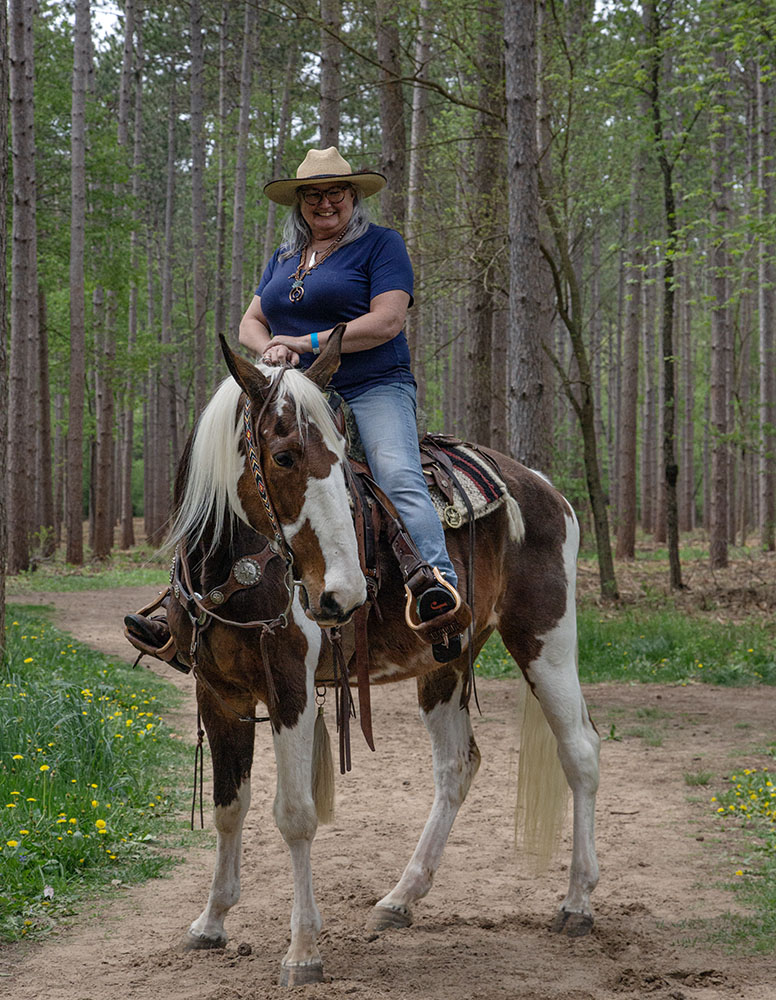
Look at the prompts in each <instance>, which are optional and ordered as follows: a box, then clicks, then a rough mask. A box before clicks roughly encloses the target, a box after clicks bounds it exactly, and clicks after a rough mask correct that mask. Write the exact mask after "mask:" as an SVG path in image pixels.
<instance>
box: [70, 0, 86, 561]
mask: <svg viewBox="0 0 776 1000" xmlns="http://www.w3.org/2000/svg"><path fill="white" fill-rule="evenodd" d="M90 44H91V11H90V8H89V0H76V5H75V31H74V56H73V100H72V130H71V137H70V177H71V209H70V378H69V391H68V398H69V412H68V424H67V493H66V497H65V524H66V530H67V545H66V558H67V561H68V562H69V563H72V564H73V565H76V566H80V565H81V563H82V562H83V559H84V549H83V487H82V480H83V441H84V385H85V381H86V308H85V266H84V252H85V242H84V241H85V231H86V91H87V85H88V75H89V65H90V59H89V48H90Z"/></svg>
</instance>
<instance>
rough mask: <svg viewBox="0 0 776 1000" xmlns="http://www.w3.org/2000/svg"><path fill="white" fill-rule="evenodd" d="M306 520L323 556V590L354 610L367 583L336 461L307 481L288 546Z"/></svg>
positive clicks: (338, 464)
mask: <svg viewBox="0 0 776 1000" xmlns="http://www.w3.org/2000/svg"><path fill="white" fill-rule="evenodd" d="M305 522H309V524H310V527H311V528H312V530H313V532H314V533H315V535H316V537H317V539H318V543H319V545H320V548H321V554H322V555H323V560H324V565H325V570H324V579H323V590H324V591H325V592H326V593H328V594H330V595H331V597H332V598H333V599H334V600H336V601H337V603H338V604H339V605H340V607H341V608H342V609H343V611H351V610H354V609H355V608H356V607H358V606H359V605H361V604H363V603H364V601H365V600H366V583H365V581H364V575H363V573H362V572H361V566H360V564H359V561H358V543H357V541H356V532H355V529H354V528H353V521H352V519H351V516H350V505H349V502H348V494H347V490H346V489H345V477H344V475H343V471H342V466H341V465H340V463H339V462H336V463H335V464H334V465H332V467H331V471H330V472H329V475H328V476H327V477H326V478H325V479H315V478H312V477H311V478H310V479H309V480H308V482H307V490H306V492H305V498H304V504H303V505H302V510H301V512H300V514H299V518H298V520H297V521H296V522H295V523H294V524H292V525H289V526H288V527H287V528H286V529H285V534H286V538H287V539H288V544H289V545H290V546H291V548H293V547H294V536H295V535H296V534H297V532H298V531H300V529H301V528H302V526H303V525H304V524H305ZM310 596H311V597H313V595H310ZM316 603H317V602H316Z"/></svg>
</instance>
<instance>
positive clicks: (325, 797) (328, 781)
mask: <svg viewBox="0 0 776 1000" xmlns="http://www.w3.org/2000/svg"><path fill="white" fill-rule="evenodd" d="M312 771H313V802H314V803H315V813H316V815H317V817H318V822H319V823H332V822H333V821H334V761H333V760H332V756H331V740H330V739H329V730H328V729H327V728H326V720H325V719H324V717H323V708H319V709H318V714H317V716H316V717H315V729H314V730H313V769H312Z"/></svg>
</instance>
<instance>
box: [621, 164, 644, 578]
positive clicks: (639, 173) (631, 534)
mask: <svg viewBox="0 0 776 1000" xmlns="http://www.w3.org/2000/svg"><path fill="white" fill-rule="evenodd" d="M644 172H645V171H644V161H643V156H642V153H641V152H640V151H639V152H638V153H637V154H636V158H635V160H634V163H633V176H632V181H631V197H630V227H629V228H630V242H631V247H630V253H629V257H630V261H631V267H630V268H629V269H628V272H627V300H628V305H627V313H626V321H625V330H624V336H623V342H622V361H621V364H620V366H619V373H620V380H621V383H620V399H619V401H620V406H619V411H618V420H617V424H618V431H619V450H618V461H617V470H618V475H617V547H616V555H617V558H618V559H635V557H636V514H637V510H636V457H637V447H636V422H637V421H636V416H637V411H638V398H639V340H640V334H641V318H642V309H641V305H642V296H641V280H642V279H641V265H642V263H643V253H642V251H641V245H642V242H643V240H644V235H645V234H644V232H643V231H642V225H643V220H642V211H643V203H642V192H643V187H644Z"/></svg>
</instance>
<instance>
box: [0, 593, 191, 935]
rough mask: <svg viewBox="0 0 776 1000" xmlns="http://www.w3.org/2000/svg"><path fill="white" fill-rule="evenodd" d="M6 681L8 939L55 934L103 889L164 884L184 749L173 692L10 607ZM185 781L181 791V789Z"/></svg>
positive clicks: (3, 787) (1, 730) (2, 850)
mask: <svg viewBox="0 0 776 1000" xmlns="http://www.w3.org/2000/svg"><path fill="white" fill-rule="evenodd" d="M7 623H8V624H7V647H6V653H5V658H4V661H3V664H2V669H1V670H0V799H1V801H0V805H1V806H2V812H0V864H2V869H3V880H2V885H0V939H5V940H12V939H15V938H18V937H22V936H24V935H28V934H29V935H37V934H40V933H43V932H45V931H47V930H49V929H51V928H52V927H53V926H55V924H56V923H57V922H58V921H60V920H61V919H62V918H63V917H66V916H68V915H69V914H70V913H72V912H73V911H72V905H73V903H74V902H75V901H76V900H78V899H80V898H82V897H83V896H84V895H85V894H87V893H90V892H93V891H95V890H97V889H100V888H104V887H105V886H106V885H110V884H111V883H116V882H117V881H119V882H121V883H129V882H135V881H139V880H142V879H145V878H149V877H151V876H154V875H158V874H159V873H160V872H162V871H164V870H165V869H166V868H167V867H169V865H171V864H172V863H174V861H175V860H176V859H175V857H174V856H173V855H172V854H171V853H170V851H169V850H168V849H165V848H164V844H165V843H169V834H170V833H171V832H172V831H173V830H175V829H176V828H177V822H176V820H175V815H176V812H177V811H178V808H179V807H180V805H181V802H180V800H179V795H180V792H181V789H183V788H185V784H186V780H185V778H184V777H183V771H182V765H183V753H184V748H183V746H182V744H181V743H180V741H179V740H178V739H177V738H175V737H174V734H173V733H172V732H171V731H170V730H169V729H168V727H167V726H166V725H165V723H164V722H163V720H162V718H161V715H160V712H161V711H162V710H163V709H164V708H165V707H169V706H170V705H171V703H172V701H173V699H174V695H175V692H174V689H172V688H171V686H170V685H167V684H164V683H163V682H161V681H158V680H157V679H155V678H154V677H153V675H151V674H148V673H132V671H131V669H130V668H128V667H126V666H124V665H117V664H115V663H112V662H110V661H108V660H107V659H106V658H105V657H102V656H99V655H98V654H96V653H94V652H92V651H90V650H88V649H87V648H85V647H83V646H79V645H77V644H75V643H73V642H71V641H70V640H69V637H67V636H65V635H63V634H61V633H59V632H57V631H56V630H55V629H53V628H51V626H50V625H49V624H48V623H47V622H46V621H45V619H43V618H42V617H41V616H40V613H39V612H37V614H36V615H33V613H31V612H29V611H26V610H25V609H21V608H13V607H10V608H9V609H8V616H7ZM179 779H180V780H179Z"/></svg>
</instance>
